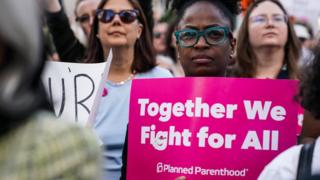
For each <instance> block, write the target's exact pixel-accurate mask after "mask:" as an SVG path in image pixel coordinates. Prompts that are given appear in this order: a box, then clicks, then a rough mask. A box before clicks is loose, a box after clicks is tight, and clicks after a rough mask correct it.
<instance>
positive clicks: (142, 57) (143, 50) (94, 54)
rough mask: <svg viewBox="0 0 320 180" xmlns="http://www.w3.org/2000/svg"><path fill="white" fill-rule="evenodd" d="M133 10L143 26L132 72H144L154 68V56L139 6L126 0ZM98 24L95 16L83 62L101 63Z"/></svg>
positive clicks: (136, 46) (137, 42)
mask: <svg viewBox="0 0 320 180" xmlns="http://www.w3.org/2000/svg"><path fill="white" fill-rule="evenodd" d="M128 1H129V2H130V3H131V4H132V6H133V8H134V9H137V10H138V11H139V15H138V20H139V22H140V23H141V24H142V25H143V29H142V33H141V36H140V38H139V39H137V41H136V42H135V45H134V60H133V63H132V65H131V71H132V72H136V73H139V72H146V71H148V70H150V69H152V68H154V67H155V65H156V61H155V55H154V50H153V46H152V41H151V37H150V30H149V28H148V24H147V21H146V17H145V15H144V13H143V11H142V9H141V6H140V4H139V2H138V1H137V0H128ZM107 2H108V0H102V1H101V2H100V4H99V6H98V9H102V8H103V6H104V5H105V4H106V3H107ZM98 29H99V22H98V18H97V16H95V17H94V20H93V24H92V30H91V34H90V37H89V45H88V49H87V53H86V58H85V62H86V63H94V62H103V61H104V56H103V49H102V45H101V42H100V40H99V39H98V38H97V36H96V34H97V33H98Z"/></svg>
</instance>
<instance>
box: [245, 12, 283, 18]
mask: <svg viewBox="0 0 320 180" xmlns="http://www.w3.org/2000/svg"><path fill="white" fill-rule="evenodd" d="M278 15H281V16H285V15H286V14H280V13H274V14H271V16H278ZM257 16H264V17H266V16H268V15H267V14H258V15H255V16H251V17H257Z"/></svg>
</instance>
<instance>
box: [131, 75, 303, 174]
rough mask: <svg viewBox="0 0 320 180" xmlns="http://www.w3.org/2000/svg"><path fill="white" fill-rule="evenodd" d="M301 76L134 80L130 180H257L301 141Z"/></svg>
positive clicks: (132, 90)
mask: <svg viewBox="0 0 320 180" xmlns="http://www.w3.org/2000/svg"><path fill="white" fill-rule="evenodd" d="M296 92H297V81H292V80H257V79H237V78H172V79H146V80H134V81H133V84H132V89H131V99H130V119H129V131H128V133H129V134H128V162H127V178H128V179H175V178H177V177H179V176H186V177H187V179H237V178H242V179H257V177H258V175H259V173H260V172H261V171H262V169H263V168H264V166H265V165H266V164H267V163H268V162H270V161H271V160H272V159H273V158H274V157H275V156H276V155H278V154H279V153H280V152H282V151H283V150H285V149H287V148H288V147H290V146H292V145H294V144H295V142H296V126H297V120H296V119H297V113H298V112H297V111H298V104H297V103H296V102H295V100H294V96H295V95H296Z"/></svg>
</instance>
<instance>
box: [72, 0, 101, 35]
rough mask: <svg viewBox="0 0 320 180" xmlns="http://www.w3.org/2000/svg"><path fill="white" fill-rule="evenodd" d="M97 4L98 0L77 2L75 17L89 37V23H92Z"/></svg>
mask: <svg viewBox="0 0 320 180" xmlns="http://www.w3.org/2000/svg"><path fill="white" fill-rule="evenodd" d="M98 4H99V0H85V1H82V2H80V3H79V5H78V7H77V10H76V13H77V19H79V24H80V26H81V28H82V29H83V31H84V33H85V35H86V36H87V38H89V35H90V32H91V25H92V23H93V19H94V15H95V11H96V9H97V7H98Z"/></svg>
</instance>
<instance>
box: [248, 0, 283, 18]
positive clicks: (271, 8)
mask: <svg viewBox="0 0 320 180" xmlns="http://www.w3.org/2000/svg"><path fill="white" fill-rule="evenodd" d="M269 14H270V15H273V14H284V12H283V10H282V9H281V8H280V7H279V6H278V5H277V4H275V3H273V2H271V1H265V2H262V3H260V4H258V6H257V7H255V8H254V9H253V10H252V12H251V14H250V17H253V16H257V15H269Z"/></svg>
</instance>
